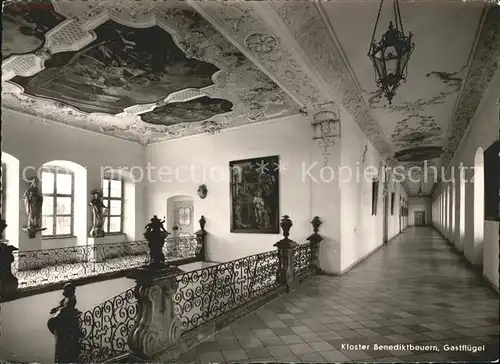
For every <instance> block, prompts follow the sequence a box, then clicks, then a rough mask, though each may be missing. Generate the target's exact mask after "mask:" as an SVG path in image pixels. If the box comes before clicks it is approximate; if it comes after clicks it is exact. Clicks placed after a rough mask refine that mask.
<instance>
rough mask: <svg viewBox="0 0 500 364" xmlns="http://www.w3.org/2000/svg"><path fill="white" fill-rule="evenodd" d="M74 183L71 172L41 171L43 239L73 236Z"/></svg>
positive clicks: (51, 168)
mask: <svg viewBox="0 0 500 364" xmlns="http://www.w3.org/2000/svg"><path fill="white" fill-rule="evenodd" d="M74 183H75V177H74V174H73V172H71V171H69V170H67V169H63V168H60V167H55V166H53V167H52V166H51V167H44V168H43V170H42V193H43V209H42V215H43V217H42V219H43V221H42V223H43V226H44V227H45V228H46V230H44V231H43V232H42V236H43V237H68V236H73V235H74V219H73V213H74V198H75V194H74Z"/></svg>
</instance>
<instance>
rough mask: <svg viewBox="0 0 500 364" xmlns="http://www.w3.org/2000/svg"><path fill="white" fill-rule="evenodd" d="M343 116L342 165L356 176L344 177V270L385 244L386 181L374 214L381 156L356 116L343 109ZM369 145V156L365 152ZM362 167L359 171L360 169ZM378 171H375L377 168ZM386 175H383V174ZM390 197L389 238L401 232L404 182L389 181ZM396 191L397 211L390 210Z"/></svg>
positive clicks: (342, 224)
mask: <svg viewBox="0 0 500 364" xmlns="http://www.w3.org/2000/svg"><path fill="white" fill-rule="evenodd" d="M342 116H343V118H342V129H341V132H342V139H341V145H342V166H343V168H344V169H345V170H351V171H353V174H354V175H353V178H352V179H351V180H349V181H348V180H347V178H345V179H342V181H341V192H342V194H341V201H342V202H341V209H342V212H341V226H342V239H341V241H342V259H341V266H340V272H343V271H346V270H347V269H349V268H350V267H352V266H353V265H354V264H356V263H357V262H359V261H360V260H362V259H364V258H365V257H366V256H367V255H369V254H370V253H371V252H373V251H374V250H375V249H377V248H378V247H380V246H381V245H382V244H383V240H384V239H383V223H384V220H383V219H384V196H383V190H384V185H383V182H382V180H381V181H380V182H379V191H378V196H377V198H378V203H377V213H376V215H372V176H377V172H376V171H378V170H379V168H380V167H381V157H380V154H379V153H378V152H377V150H376V149H375V148H374V147H373V146H372V145H371V143H370V142H369V141H368V139H367V137H366V136H365V135H364V134H363V132H362V131H361V129H360V128H359V127H358V125H357V124H356V123H355V122H354V121H353V120H352V118H351V117H350V116H349V115H347V114H345V113H343V115H342ZM365 146H367V151H366V154H365V160H364V162H363V153H364V150H365ZM357 171H359V173H358V172H357ZM374 171H375V173H372V172H374ZM379 177H380V179H382V178H383V177H382V175H380V176H379ZM387 185H388V194H389V201H388V206H387V208H388V209H387V211H388V233H387V237H388V239H391V238H392V237H394V236H395V235H397V234H398V233H399V214H400V196H401V194H402V195H403V196H404V197H405V198H406V196H407V194H406V191H405V190H404V188H402V187H401V185H400V184H398V183H395V182H393V181H392V178H391V180H390V181H388V184H387ZM393 191H396V192H397V193H396V196H395V198H396V199H395V202H394V215H391V214H390V212H391V211H390V193H391V192H393Z"/></svg>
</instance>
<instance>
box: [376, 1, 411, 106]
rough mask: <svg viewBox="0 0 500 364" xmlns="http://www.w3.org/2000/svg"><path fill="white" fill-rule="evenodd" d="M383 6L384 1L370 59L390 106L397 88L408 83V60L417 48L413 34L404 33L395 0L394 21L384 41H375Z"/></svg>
mask: <svg viewBox="0 0 500 364" xmlns="http://www.w3.org/2000/svg"><path fill="white" fill-rule="evenodd" d="M383 4H384V0H382V1H381V2H380V7H379V10H378V14H377V20H376V22H375V28H374V29H373V35H372V40H371V43H370V49H369V51H368V57H369V58H370V59H371V61H372V63H373V67H374V68H375V81H376V82H377V86H378V87H379V88H380V90H381V91H382V92H383V93H384V95H385V97H386V98H387V100H389V105H390V104H391V103H392V98H393V97H394V95H395V94H396V90H397V88H398V87H399V86H400V85H401V83H402V82H405V81H406V76H407V72H408V60H409V59H410V56H411V54H412V52H413V49H414V48H415V43H412V36H413V34H412V33H411V32H409V34H408V35H405V33H404V29H403V21H402V20H401V13H400V11H399V3H398V0H393V8H394V21H392V20H391V21H390V22H389V29H388V30H387V31H386V32H385V33H384V34H383V35H382V39H381V40H380V41H378V42H376V41H375V33H376V32H377V26H378V21H379V19H380V12H381V10H382V5H383Z"/></svg>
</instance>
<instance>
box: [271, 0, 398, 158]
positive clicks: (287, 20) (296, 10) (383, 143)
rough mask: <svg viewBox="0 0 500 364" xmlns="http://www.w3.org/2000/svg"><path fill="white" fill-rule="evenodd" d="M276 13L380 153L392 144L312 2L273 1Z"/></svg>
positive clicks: (330, 31) (389, 151)
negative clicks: (367, 103)
mask: <svg viewBox="0 0 500 364" xmlns="http://www.w3.org/2000/svg"><path fill="white" fill-rule="evenodd" d="M272 6H273V7H274V9H275V11H276V13H277V14H278V16H279V18H280V19H281V21H282V22H283V23H284V24H285V25H286V27H287V28H288V30H289V31H290V32H291V33H292V36H293V37H294V38H295V39H296V41H297V42H298V44H299V45H300V47H301V48H302V50H303V51H304V53H305V54H306V55H308V57H309V61H310V62H312V65H313V67H314V68H315V69H316V71H317V74H319V75H321V77H322V79H323V81H324V82H325V83H326V84H327V85H328V86H329V87H331V88H332V89H333V93H334V94H335V95H336V96H337V97H338V99H339V100H340V103H341V104H342V106H343V107H344V109H345V110H346V111H347V113H348V114H349V115H351V117H352V118H353V120H354V121H355V122H356V123H357V124H358V126H359V127H360V129H361V130H362V131H363V132H364V133H365V134H366V135H367V137H368V138H369V140H370V141H371V142H372V143H373V145H374V146H375V148H376V149H377V150H378V151H379V152H380V153H381V154H382V155H390V154H392V146H391V144H390V143H388V141H387V139H386V137H385V136H384V134H383V132H382V129H381V128H380V125H379V124H378V122H377V120H376V119H375V118H374V117H373V115H372V113H371V111H370V109H369V108H368V106H367V105H366V103H365V101H364V99H363V96H362V94H361V90H359V88H358V86H357V83H356V82H355V80H354V79H353V77H352V76H351V73H350V70H349V67H348V66H347V64H346V63H345V61H344V58H343V55H342V53H341V51H340V50H339V49H338V48H337V46H336V44H335V42H334V39H333V35H332V32H333V30H331V29H328V27H327V24H326V23H325V20H324V18H323V17H322V16H321V14H320V11H321V5H320V4H315V3H314V2H273V3H272Z"/></svg>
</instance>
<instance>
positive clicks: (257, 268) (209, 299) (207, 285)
mask: <svg viewBox="0 0 500 364" xmlns="http://www.w3.org/2000/svg"><path fill="white" fill-rule="evenodd" d="M277 273H278V251H276V250H274V251H270V252H267V253H261V254H255V255H251V256H247V257H244V258H241V259H237V260H233V261H231V262H227V263H222V264H218V265H215V266H212V267H208V268H203V269H199V270H195V271H192V272H188V273H185V274H182V275H179V276H178V277H177V283H178V287H177V291H176V293H175V295H174V297H173V302H174V304H175V309H174V312H175V314H176V315H177V317H178V318H179V319H180V321H181V326H182V330H183V331H184V332H185V331H189V330H191V329H193V328H196V327H198V326H200V325H202V324H204V323H205V322H207V321H209V320H211V319H213V318H215V317H217V316H219V315H222V314H223V313H226V312H228V311H230V310H232V309H233V308H235V307H237V306H239V305H243V304H244V303H245V302H248V301H250V300H252V299H254V298H256V297H258V296H260V295H262V294H264V293H266V292H268V291H270V290H272V289H273V288H276V287H277V286H278V285H279V283H278V280H277Z"/></svg>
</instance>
